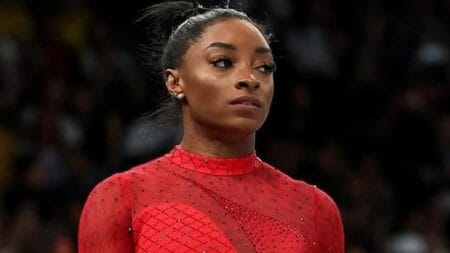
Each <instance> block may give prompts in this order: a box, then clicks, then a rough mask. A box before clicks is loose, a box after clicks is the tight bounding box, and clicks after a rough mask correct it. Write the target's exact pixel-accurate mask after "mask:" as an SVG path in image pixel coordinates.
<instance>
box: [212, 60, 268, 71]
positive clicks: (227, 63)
mask: <svg viewBox="0 0 450 253" xmlns="http://www.w3.org/2000/svg"><path fill="white" fill-rule="evenodd" d="M210 63H211V65H213V66H214V67H216V68H222V69H226V68H229V67H231V66H232V65H233V61H232V60H231V59H230V58H228V57H217V58H214V59H212V60H211V62H210ZM220 63H223V64H220ZM276 66H277V65H276V64H275V63H274V62H270V63H265V64H263V65H261V66H258V67H256V69H258V70H259V71H261V72H262V73H264V74H272V73H273V72H275V70H276V69H277V67H276Z"/></svg>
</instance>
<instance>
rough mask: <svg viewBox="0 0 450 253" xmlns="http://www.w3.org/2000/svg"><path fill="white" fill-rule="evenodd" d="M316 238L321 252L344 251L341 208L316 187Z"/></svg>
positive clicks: (338, 252) (336, 252)
mask: <svg viewBox="0 0 450 253" xmlns="http://www.w3.org/2000/svg"><path fill="white" fill-rule="evenodd" d="M314 194H315V195H316V212H317V214H316V239H317V243H318V247H319V248H320V252H326V253H343V252H344V227H343V224H342V219H341V215H340V213H339V209H338V207H337V205H336V203H335V202H334V201H333V199H332V198H331V197H330V196H329V195H328V194H326V193H325V192H323V191H321V190H319V189H315V193H314Z"/></svg>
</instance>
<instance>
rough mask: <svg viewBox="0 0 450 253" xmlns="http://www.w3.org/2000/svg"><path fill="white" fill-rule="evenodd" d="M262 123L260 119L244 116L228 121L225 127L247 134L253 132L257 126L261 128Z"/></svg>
mask: <svg viewBox="0 0 450 253" xmlns="http://www.w3.org/2000/svg"><path fill="white" fill-rule="evenodd" d="M262 124H263V122H262V121H261V120H255V119H249V118H244V119H238V120H233V121H231V122H229V124H227V125H228V127H227V128H228V129H230V130H232V131H236V132H238V133H241V134H246V135H248V134H253V133H255V132H256V131H257V130H258V129H259V128H261V126H262Z"/></svg>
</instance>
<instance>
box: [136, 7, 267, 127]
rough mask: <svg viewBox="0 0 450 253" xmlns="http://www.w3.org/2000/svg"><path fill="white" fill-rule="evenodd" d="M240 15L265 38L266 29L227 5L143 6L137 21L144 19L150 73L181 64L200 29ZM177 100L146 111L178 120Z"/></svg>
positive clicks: (159, 117)
mask: <svg viewBox="0 0 450 253" xmlns="http://www.w3.org/2000/svg"><path fill="white" fill-rule="evenodd" d="M228 18H238V19H243V20H246V21H248V22H250V23H251V24H253V25H254V26H255V27H256V28H258V29H259V30H260V31H261V33H262V34H263V36H264V37H265V38H266V40H267V42H270V35H269V34H268V33H267V32H266V29H265V28H264V27H263V26H261V25H259V24H258V23H257V22H256V21H254V20H252V19H251V18H249V17H248V16H247V15H246V14H245V13H243V12H241V11H238V10H235V9H230V8H221V7H213V8H204V7H202V6H201V5H199V4H198V3H197V2H196V1H193V2H186V1H173V2H164V3H159V4H155V5H152V6H150V7H148V8H147V9H145V10H144V14H143V15H142V16H141V18H139V19H138V20H137V22H145V25H146V31H147V36H148V42H147V45H145V46H144V52H145V57H146V65H147V66H148V67H149V70H150V71H151V73H153V74H155V73H158V74H160V75H161V73H163V72H164V71H165V70H166V69H169V68H171V69H173V68H176V67H178V66H180V65H181V63H182V62H183V58H184V55H185V54H186V51H187V50H188V49H189V47H190V46H191V45H192V44H193V43H195V42H196V41H197V40H198V39H199V38H200V36H201V35H202V33H203V32H204V30H205V29H206V28H207V27H209V26H211V25H213V24H214V23H216V22H218V21H221V20H224V19H228ZM180 111H181V103H180V101H179V100H176V99H174V98H169V99H166V100H165V101H164V102H163V103H162V105H161V107H160V108H159V109H158V110H156V111H155V112H153V113H151V114H150V115H149V117H150V120H155V121H157V124H161V123H163V124H166V123H169V122H170V123H181V117H180V115H181V112H180Z"/></svg>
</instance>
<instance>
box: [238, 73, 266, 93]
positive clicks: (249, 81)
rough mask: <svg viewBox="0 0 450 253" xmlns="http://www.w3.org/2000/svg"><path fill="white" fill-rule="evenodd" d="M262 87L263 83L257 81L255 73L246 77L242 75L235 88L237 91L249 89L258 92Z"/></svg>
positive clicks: (247, 74)
mask: <svg viewBox="0 0 450 253" xmlns="http://www.w3.org/2000/svg"><path fill="white" fill-rule="evenodd" d="M260 86H261V83H260V82H259V81H258V80H257V79H256V77H255V75H253V73H248V72H247V73H246V74H245V75H241V77H240V78H239V79H238V80H237V82H236V84H235V87H236V89H238V90H240V89H248V90H250V91H256V90H257V89H259V87H260Z"/></svg>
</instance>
